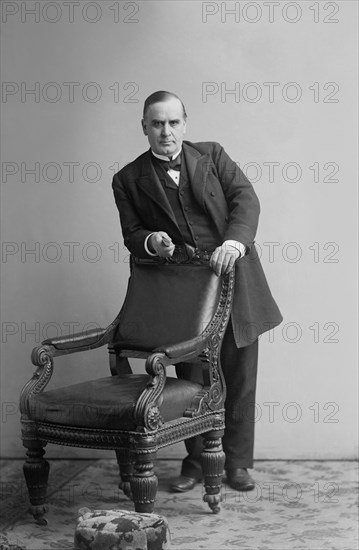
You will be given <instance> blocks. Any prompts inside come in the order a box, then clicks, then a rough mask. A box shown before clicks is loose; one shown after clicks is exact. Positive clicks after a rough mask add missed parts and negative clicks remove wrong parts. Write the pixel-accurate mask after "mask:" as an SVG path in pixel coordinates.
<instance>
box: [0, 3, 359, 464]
mask: <svg viewBox="0 0 359 550" xmlns="http://www.w3.org/2000/svg"><path fill="white" fill-rule="evenodd" d="M2 10H3V11H2V41H3V50H2V67H3V68H2V80H3V84H2V86H3V96H2V105H1V106H2V112H3V127H2V128H3V129H2V131H3V139H2V223H3V237H2V238H3V245H2V325H1V326H2V365H1V392H2V393H1V433H2V440H1V452H2V456H12V457H18V456H22V454H23V449H22V446H21V440H20V423H19V420H20V418H19V412H18V396H19V393H20V390H21V388H22V386H23V385H24V383H25V382H26V381H27V380H28V379H29V378H30V376H31V374H32V372H33V370H34V367H33V366H32V365H31V362H30V353H31V349H32V348H33V347H34V346H35V345H38V344H39V343H40V341H41V340H42V339H44V338H46V337H48V336H53V335H57V334H59V335H60V334H67V333H69V332H73V331H79V330H82V329H86V328H91V327H93V326H106V325H107V324H109V323H110V322H111V321H112V319H113V318H114V317H115V316H116V314H117V312H118V310H119V309H120V307H121V304H122V301H123V298H124V295H125V290H126V284H127V278H128V263H127V252H126V250H125V249H124V247H123V243H122V238H121V231H120V226H119V219H118V213H117V210H116V207H115V204H114V200H113V196H112V190H111V180H112V176H113V173H114V172H115V171H117V170H118V169H119V168H120V167H122V166H123V165H124V164H126V163H127V162H129V161H131V160H132V159H133V158H134V157H136V156H137V155H139V154H140V153H142V152H143V151H144V150H145V149H146V148H147V141H146V138H145V137H144V136H143V135H142V131H141V128H140V118H141V110H142V104H143V101H144V99H145V98H146V97H147V95H149V94H150V93H151V92H153V91H155V90H157V89H167V90H171V91H174V92H175V93H177V94H178V95H179V96H180V97H182V98H183V101H184V103H185V105H186V107H187V111H188V115H189V119H188V131H187V139H189V140H191V141H203V140H215V141H219V142H220V143H221V144H222V145H223V146H224V147H225V149H226V150H227V151H228V153H229V154H230V155H231V157H232V158H233V159H234V160H235V161H237V162H238V163H239V164H240V166H241V167H242V169H243V170H244V171H245V172H246V173H247V175H248V177H249V178H250V179H251V180H252V181H253V184H254V186H255V190H256V192H257V194H258V196H259V198H260V201H261V205H262V214H261V220H260V227H259V231H258V235H257V243H258V247H259V250H260V252H261V257H262V262H263V266H264V269H265V271H266V274H267V277H268V280H269V283H270V286H271V289H272V292H273V294H274V296H275V297H276V299H277V301H278V304H279V305H280V307H281V309H282V312H283V315H284V318H285V320H284V322H283V324H282V325H281V326H280V327H279V328H277V329H276V330H275V331H274V332H270V333H267V334H265V335H263V336H262V338H261V347H260V368H259V378H258V394H257V409H256V410H257V417H256V433H257V437H256V457H257V458H299V459H300V458H326V459H335V458H354V457H355V453H356V437H357V435H356V434H357V360H356V341H357V324H356V321H357V318H356V303H357V299H356V298H357V295H356V266H357V264H356V256H357V237H356V236H357V225H356V214H357V210H356V208H357V206H356V205H357V187H356V162H355V158H356V152H357V131H356V124H355V122H356V120H357V111H356V97H357V89H356V73H357V68H356V67H357V59H356V53H355V52H356V48H355V45H356V19H357V4H356V2H351V1H342V2H340V3H339V2H306V1H298V2H221V3H220V2H200V1H195V2H187V1H171V2H159V1H146V2H143V1H137V2H113V1H111V2H107V1H101V2H84V1H80V2H71V3H68V2H62V1H58V2H32V1H27V2H3V5H2ZM29 10H33V13H30V12H29ZM31 89H32V90H35V92H34V93H32V94H31V93H30V92H29V90H31ZM31 170H33V172H32V173H31ZM31 251H32V252H31ZM135 367H136V369H139V368H141V365H140V364H136V365H135ZM107 373H108V363H107V352H106V350H105V349H104V350H99V351H98V352H91V353H90V352H89V353H84V354H82V355H74V356H71V357H68V358H59V359H58V360H57V361H56V364H55V374H54V377H53V381H52V382H51V384H52V387H56V386H61V385H65V384H68V383H72V382H76V381H80V380H84V379H85V378H88V377H89V378H95V377H97V376H98V377H100V376H106V375H107ZM176 452H178V453H179V454H183V448H182V447H181V448H178V450H176ZM48 455H49V456H61V457H65V456H95V455H96V456H97V454H96V452H93V451H82V450H76V449H70V448H55V447H52V446H49V447H48ZM102 456H103V455H102ZM111 456H112V455H111Z"/></svg>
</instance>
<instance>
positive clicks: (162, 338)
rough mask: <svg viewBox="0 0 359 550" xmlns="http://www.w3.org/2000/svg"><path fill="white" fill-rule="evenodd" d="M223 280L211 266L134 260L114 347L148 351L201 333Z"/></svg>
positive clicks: (215, 304) (218, 295)
mask: <svg viewBox="0 0 359 550" xmlns="http://www.w3.org/2000/svg"><path fill="white" fill-rule="evenodd" d="M221 285H222V281H221V278H220V277H217V276H216V275H215V273H214V272H213V271H212V269H210V268H209V267H208V266H206V265H186V264H184V265H180V266H178V265H176V264H146V263H145V264H134V265H133V269H132V273H131V278H130V282H129V287H128V290H127V294H126V300H125V303H124V305H123V308H122V311H121V318H120V323H119V326H118V330H117V334H116V335H115V338H114V343H115V346H116V347H118V348H122V349H134V350H147V351H148V350H154V349H156V348H158V347H160V346H161V347H163V346H167V345H169V344H176V343H179V342H183V341H185V340H190V339H192V338H195V337H198V336H200V335H201V333H202V332H203V330H204V329H205V328H206V327H207V325H208V323H209V322H210V321H211V319H212V317H213V315H214V313H215V311H216V309H217V306H218V303H219V298H220V293H221Z"/></svg>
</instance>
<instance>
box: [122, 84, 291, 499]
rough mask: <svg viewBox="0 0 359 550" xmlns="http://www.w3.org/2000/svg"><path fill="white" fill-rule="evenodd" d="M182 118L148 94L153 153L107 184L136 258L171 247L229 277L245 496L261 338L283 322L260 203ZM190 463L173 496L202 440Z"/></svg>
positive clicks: (236, 460) (238, 467) (230, 347)
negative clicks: (200, 255) (267, 263)
mask: <svg viewBox="0 0 359 550" xmlns="http://www.w3.org/2000/svg"><path fill="white" fill-rule="evenodd" d="M186 121H187V114H186V110H185V107H184V105H183V103H182V101H181V100H180V99H179V98H178V97H177V96H176V95H175V94H172V93H170V92H162V91H160V92H155V93H153V94H152V95H150V96H149V97H148V98H147V99H146V101H145V105H144V112H143V120H142V128H143V132H144V134H145V135H146V136H147V137H148V141H149V144H150V147H151V148H150V150H148V151H146V152H145V153H144V154H142V155H141V156H139V157H138V158H137V159H136V160H134V161H133V162H131V163H130V164H128V165H127V166H125V167H124V168H123V169H122V170H120V172H118V173H117V174H116V175H115V176H114V179H113V190H114V195H115V200H116V204H117V207H118V210H119V213H120V219H121V226H122V232H123V237H124V243H125V245H126V247H127V248H128V249H129V250H130V252H131V253H132V254H134V255H135V256H138V257H141V258H147V257H150V256H160V257H170V256H172V254H173V253H174V250H175V246H179V245H182V246H183V245H184V244H185V243H186V244H187V245H191V246H192V247H195V248H199V249H202V250H206V251H207V252H209V253H210V254H211V260H210V265H211V267H212V269H213V270H214V271H215V273H216V274H217V275H218V276H220V275H221V274H225V273H228V272H229V271H230V270H231V269H235V271H236V273H235V292H234V300H233V308H232V313H231V320H230V322H229V325H228V328H227V331H226V334H225V337H224V340H223V345H222V351H221V365H222V370H223V373H224V377H225V380H226V385H227V397H226V404H225V408H226V429H225V434H224V437H223V449H224V452H225V455H226V462H225V470H226V474H227V483H228V484H229V485H230V486H231V487H232V488H233V489H235V490H239V491H248V490H251V489H253V488H254V481H253V479H252V478H251V477H250V475H249V473H248V471H247V469H248V468H252V467H253V448H254V417H253V411H254V406H255V391H256V378H257V361H258V336H259V335H260V334H262V333H263V332H265V331H266V330H270V329H272V328H273V327H275V326H276V325H278V324H279V323H280V322H281V320H282V316H281V314H280V312H279V310H278V307H277V305H276V303H275V301H274V299H273V297H272V295H271V293H270V290H269V288H268V284H267V281H266V279H265V275H264V273H263V270H262V267H261V264H260V261H259V258H258V255H257V252H256V249H255V246H254V237H255V233H256V229H257V224H258V217H259V201H258V198H257V196H256V194H255V192H254V190H253V187H252V185H251V183H250V182H249V181H248V179H247V178H246V177H245V175H244V174H243V173H242V172H241V170H240V169H239V167H238V166H237V164H236V163H235V162H233V161H232V160H231V159H230V158H229V156H228V155H227V153H226V152H225V151H224V149H223V148H222V147H221V145H219V144H218V143H215V142H201V143H191V142H189V141H184V140H183V138H184V135H185V132H186ZM176 372H177V376H179V377H182V378H186V379H191V380H193V381H198V378H199V377H200V369H197V368H195V366H193V368H188V365H187V366H186V367H185V366H184V365H177V366H176ZM186 448H187V452H188V456H187V457H186V458H185V459H184V461H183V464H182V471H181V475H180V476H179V478H178V479H177V480H176V481H175V482H174V483H173V484H172V490H174V491H180V492H184V491H188V490H190V489H192V488H193V487H194V486H195V484H196V483H197V482H198V481H200V479H201V466H200V453H201V449H202V444H201V437H200V436H198V437H194V438H191V439H188V440H187V441H186Z"/></svg>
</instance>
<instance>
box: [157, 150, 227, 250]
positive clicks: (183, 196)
mask: <svg viewBox="0 0 359 550" xmlns="http://www.w3.org/2000/svg"><path fill="white" fill-rule="evenodd" d="M152 163H153V165H154V168H155V170H156V173H157V175H158V177H159V179H160V181H161V184H162V186H163V189H164V191H165V193H166V196H167V199H168V202H169V203H170V206H171V208H172V211H173V213H174V216H175V218H176V221H177V225H178V227H179V229H180V231H181V234H182V237H183V242H186V243H188V244H191V245H192V246H195V247H198V248H202V249H207V250H214V249H215V248H216V247H217V246H219V245H220V244H221V243H222V241H221V238H220V235H219V234H218V231H217V229H216V227H215V226H214V225H213V224H212V223H211V220H210V218H209V216H208V215H207V214H206V212H205V211H204V210H203V208H202V207H201V205H199V204H198V202H197V201H196V199H195V196H194V194H193V191H192V187H191V183H190V181H189V175H188V171H187V166H186V161H185V157H184V155H182V161H181V172H180V181H179V186H177V185H176V183H175V182H174V181H173V179H172V178H171V176H170V175H169V174H168V173H167V172H166V170H165V169H164V168H163V166H161V165H160V163H158V162H156V160H155V159H153V160H152Z"/></svg>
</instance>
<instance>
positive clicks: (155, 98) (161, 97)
mask: <svg viewBox="0 0 359 550" xmlns="http://www.w3.org/2000/svg"><path fill="white" fill-rule="evenodd" d="M173 97H174V98H176V99H178V101H180V103H181V105H182V110H183V118H187V113H186V109H185V106H184V105H183V102H182V100H181V99H180V98H179V97H178V95H176V94H173V93H172V92H165V91H163V90H160V91H158V92H154V93H153V94H151V95H149V96H148V98H147V99H146V101H145V104H144V106H143V118H145V115H146V111H147V109H148V108H149V107H150V106H151V105H153V104H154V103H159V102H160V101H168V100H169V99H171V98H173Z"/></svg>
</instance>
